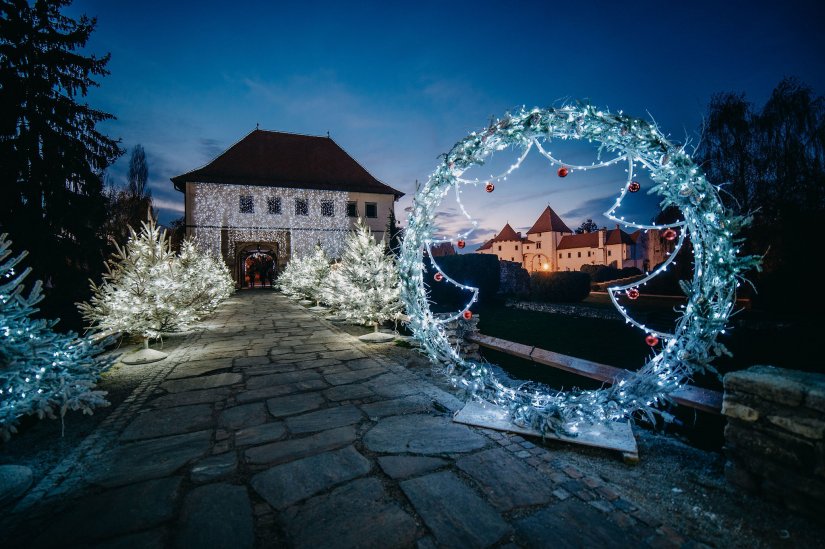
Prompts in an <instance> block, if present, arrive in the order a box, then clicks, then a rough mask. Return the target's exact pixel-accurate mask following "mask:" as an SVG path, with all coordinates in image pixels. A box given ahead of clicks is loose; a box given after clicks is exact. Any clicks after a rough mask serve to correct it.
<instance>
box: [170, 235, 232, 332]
mask: <svg viewBox="0 0 825 549" xmlns="http://www.w3.org/2000/svg"><path fill="white" fill-rule="evenodd" d="M173 273H174V274H173V276H175V278H176V279H177V280H178V284H177V292H176V293H175V295H174V296H173V300H174V302H175V306H176V309H177V310H178V311H181V317H180V318H179V320H180V322H181V324H182V325H185V324H188V323H190V322H192V321H194V320H198V319H200V318H203V317H204V316H205V315H207V314H208V313H211V312H212V311H214V310H215V308H216V307H217V306H218V305H219V304H220V303H221V302H222V301H223V300H225V299H226V298H228V297H229V296H230V295H232V293H233V292H234V291H235V283H234V282H233V280H232V275H230V273H229V269H228V268H227V267H226V264H225V263H224V262H223V261H221V260H220V258H218V257H215V256H214V255H212V254H211V253H209V252H208V251H203V250H201V249H199V248H198V246H197V245H196V243H195V241H194V240H192V239H190V238H187V239H185V240H184V241H183V242H182V243H181V248H180V254H179V256H178V258H177V262H176V263H175V265H174V269H173ZM186 313H189V314H191V315H192V316H191V318H189V319H186V318H182V315H183V314H186Z"/></svg>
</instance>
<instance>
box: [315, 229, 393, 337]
mask: <svg viewBox="0 0 825 549" xmlns="http://www.w3.org/2000/svg"><path fill="white" fill-rule="evenodd" d="M344 246H345V249H344V254H343V257H342V258H341V262H340V264H338V266H337V268H335V269H333V270H332V271H331V272H330V273H329V276H328V277H327V278H326V280H325V282H324V283H323V285H322V287H321V299H322V300H323V301H324V302H326V303H328V304H329V305H330V306H331V307H332V308H333V309H334V310H336V312H337V314H338V315H339V316H340V317H343V318H345V319H346V320H349V321H351V322H356V323H359V324H367V325H370V326H373V328H374V333H372V334H367V335H366V336H361V339H362V340H364V341H388V340H391V339H393V337H392V336H390V335H388V334H380V333H379V332H378V327H379V326H380V324H381V323H382V322H386V321H387V320H392V319H394V318H397V317H398V315H399V314H400V312H401V308H402V304H401V301H400V297H399V294H400V290H399V284H398V270H397V269H396V265H395V261H394V260H393V258H392V256H390V255H389V254H388V253H387V246H386V243H385V242H384V241H383V240H382V241H381V242H375V240H374V239H373V237H372V232H371V231H370V229H369V227H368V226H367V225H366V224H365V223H364V222H363V221H362V220H361V219H359V220H358V223H357V224H356V226H355V229H354V230H353V231H351V232H350V234H349V235H348V236H347V239H346V242H345V244H344Z"/></svg>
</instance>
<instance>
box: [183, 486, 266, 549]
mask: <svg viewBox="0 0 825 549" xmlns="http://www.w3.org/2000/svg"><path fill="white" fill-rule="evenodd" d="M254 545H255V528H254V523H253V520H252V505H251V503H250V502H249V495H248V494H247V493H246V488H244V487H243V486H233V485H230V484H208V485H206V486H200V487H198V488H195V489H194V490H192V491H191V492H189V494H188V495H187V496H186V499H185V500H184V502H183V509H182V510H181V514H180V519H179V521H178V528H177V536H176V539H175V546H176V547H180V548H181V549H189V548H192V547H209V548H210V549H222V548H226V549H243V548H245V547H253V546H254Z"/></svg>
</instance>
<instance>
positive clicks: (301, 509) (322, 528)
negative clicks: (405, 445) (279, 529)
mask: <svg viewBox="0 0 825 549" xmlns="http://www.w3.org/2000/svg"><path fill="white" fill-rule="evenodd" d="M282 520H283V524H284V529H285V530H286V534H287V537H288V539H289V541H290V544H291V545H292V546H294V547H297V548H306V549H313V548H315V547H325V548H328V549H336V548H345V547H361V548H376V549H379V548H383V547H388V546H389V545H392V546H394V547H410V546H412V544H413V542H414V541H415V538H416V530H417V527H416V524H415V520H413V518H412V517H411V516H410V515H409V514H407V513H406V512H404V510H402V509H401V507H400V506H399V505H398V504H397V503H395V502H394V501H392V500H391V499H390V498H389V496H388V495H387V493H386V491H385V490H384V488H383V487H382V486H381V482H380V481H379V480H378V479H376V478H365V479H358V480H354V481H352V482H350V483H349V484H346V485H344V486H341V487H340V488H336V489H335V490H333V491H332V492H331V493H330V494H327V495H322V496H317V497H314V498H312V499H310V500H309V501H307V502H306V503H304V504H303V505H299V506H294V507H290V508H289V509H287V510H286V512H285V513H284V515H283V519H282Z"/></svg>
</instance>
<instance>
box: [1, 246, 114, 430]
mask: <svg viewBox="0 0 825 549" xmlns="http://www.w3.org/2000/svg"><path fill="white" fill-rule="evenodd" d="M10 246H11V242H9V241H8V240H6V235H5V234H4V235H2V236H0V342H1V343H0V438H3V439H4V440H6V439H8V438H9V436H11V434H12V433H14V432H16V427H15V426H16V425H17V423H18V421H19V419H20V418H21V417H23V416H26V415H33V414H37V415H38V417H40V418H43V417H50V418H55V417H56V416H57V415H60V417H61V418H62V417H63V416H64V415H65V414H66V412H67V411H68V410H82V411H83V413H87V414H91V413H92V410H93V409H94V408H95V407H98V406H107V405H108V402H106V400H105V399H104V398H103V397H104V395H105V394H106V393H105V391H95V390H94V386H95V383H96V382H97V380H98V378H99V377H100V373H101V372H102V371H103V370H105V369H106V368H108V367H109V366H110V365H111V360H102V359H100V358H96V357H97V355H99V354H100V352H101V351H102V349H101V348H100V347H99V346H98V345H96V344H95V343H94V342H93V341H92V340H91V339H89V338H79V337H78V336H77V335H76V334H74V333H71V332H70V333H67V334H60V333H55V332H54V331H53V330H52V328H53V327H54V325H55V324H56V323H57V320H43V319H36V320H35V319H32V318H31V315H32V314H34V313H36V312H37V309H36V308H35V305H36V304H37V303H38V302H40V300H42V299H43V296H42V294H41V293H40V288H41V284H40V281H37V282H35V284H34V287H33V288H32V290H31V292H30V293H29V295H28V297H24V296H23V285H22V282H23V279H24V278H26V276H27V275H28V274H29V272H30V269H26V270H24V271H23V272H22V273H18V272H16V271H15V267H16V266H17V265H18V264H19V263H20V261H21V260H22V259H23V258H24V257H25V256H26V252H23V253H21V254H20V255H18V256H17V257H15V258H12V259H9V256H10V255H11V250H10Z"/></svg>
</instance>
